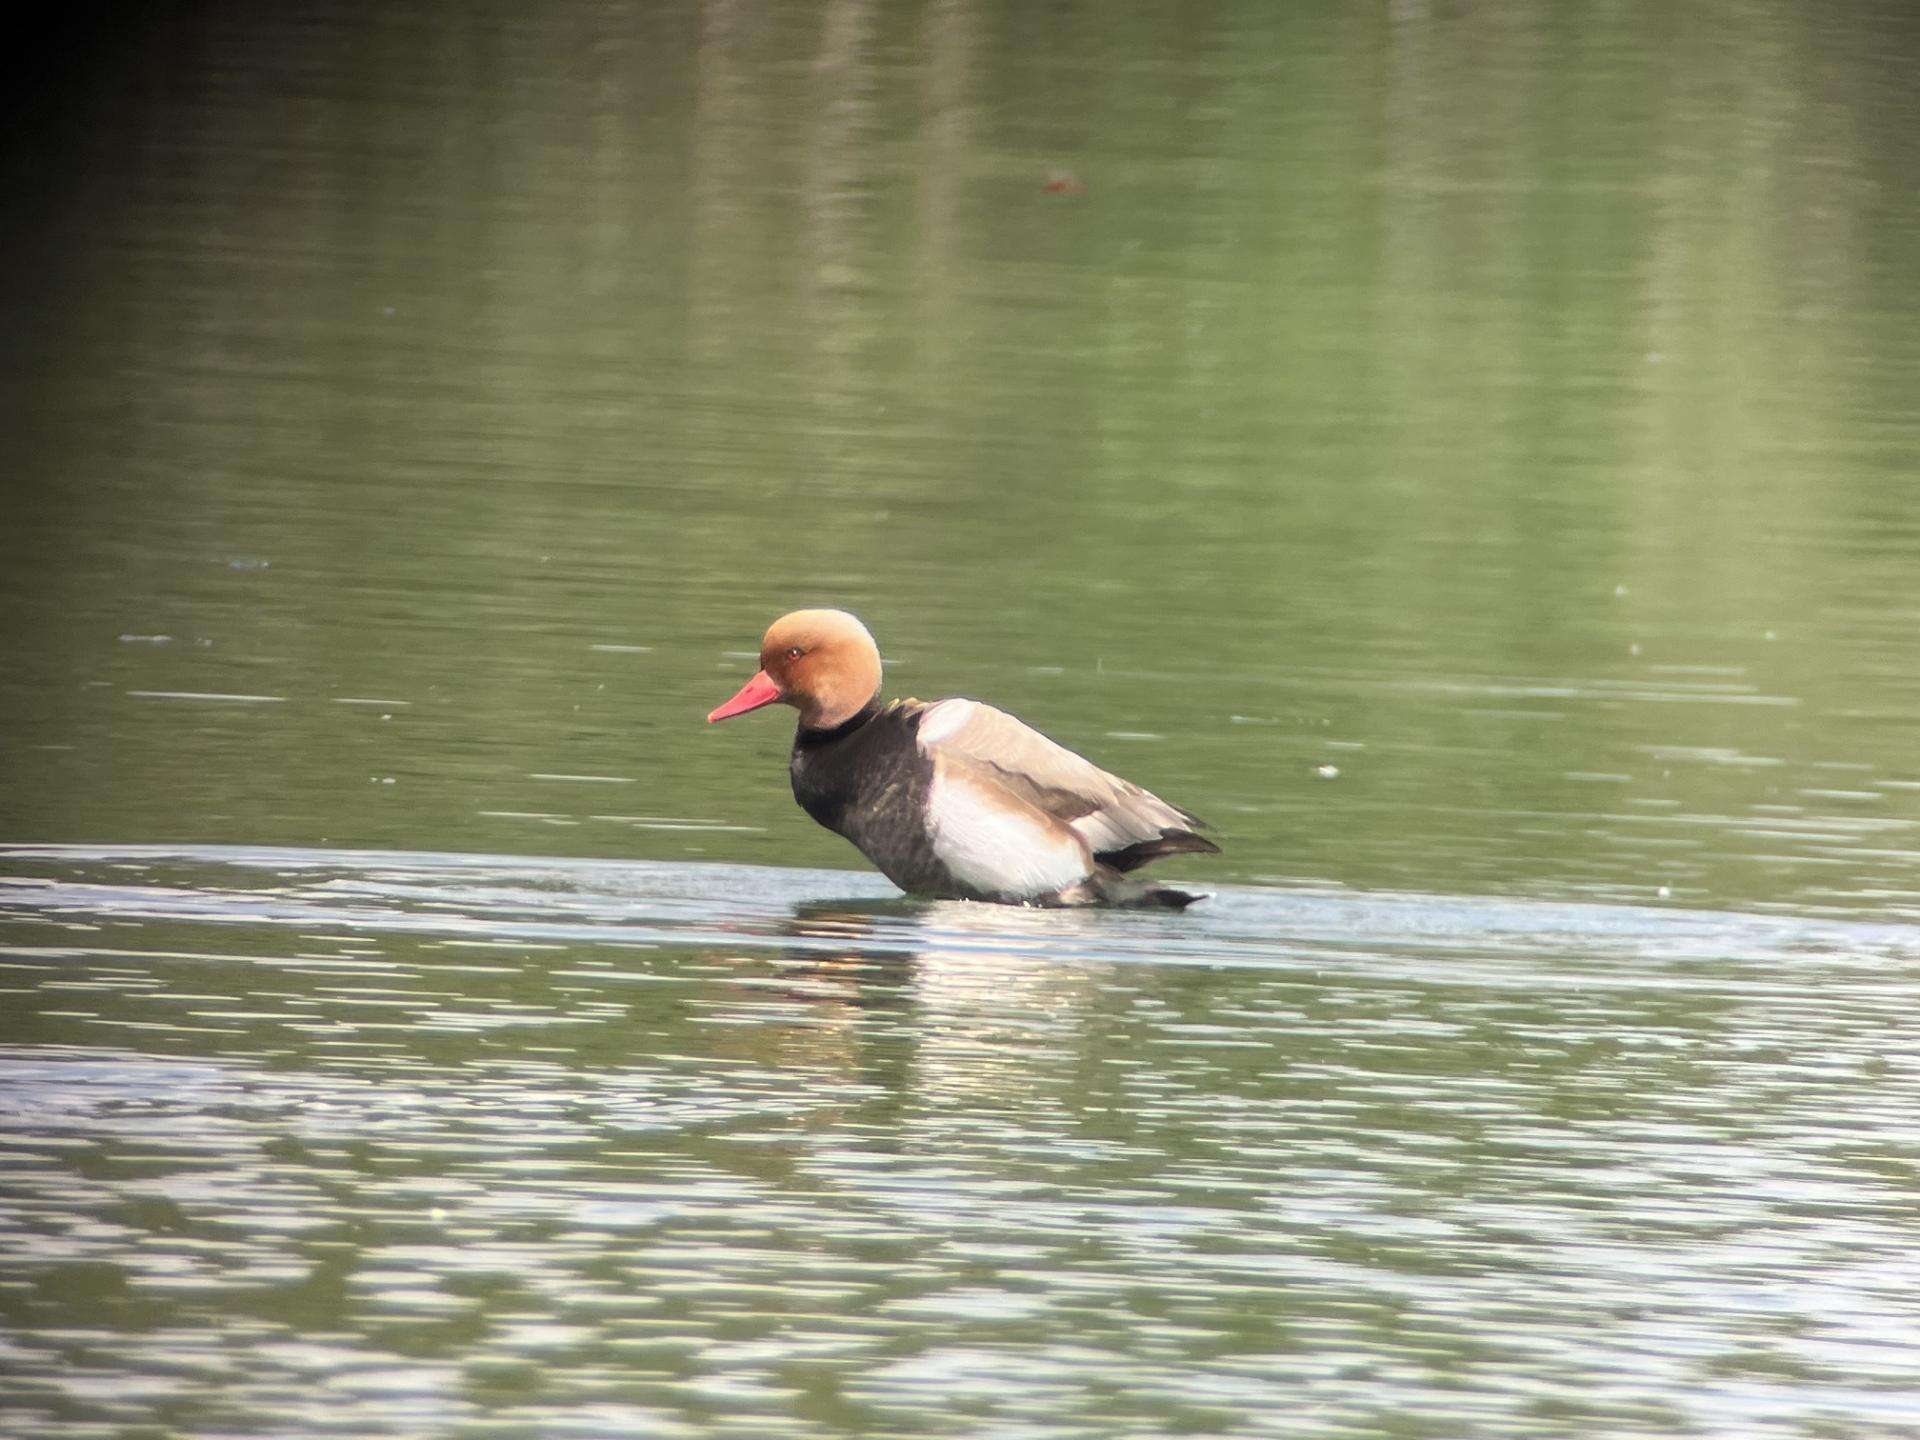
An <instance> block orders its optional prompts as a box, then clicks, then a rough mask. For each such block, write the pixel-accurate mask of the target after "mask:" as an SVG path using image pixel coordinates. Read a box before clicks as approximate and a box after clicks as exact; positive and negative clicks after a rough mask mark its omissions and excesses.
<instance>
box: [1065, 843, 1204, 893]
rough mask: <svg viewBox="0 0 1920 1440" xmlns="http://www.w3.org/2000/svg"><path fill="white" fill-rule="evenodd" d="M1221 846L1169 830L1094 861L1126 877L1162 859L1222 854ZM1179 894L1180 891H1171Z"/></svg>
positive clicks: (1112, 851)
mask: <svg viewBox="0 0 1920 1440" xmlns="http://www.w3.org/2000/svg"><path fill="white" fill-rule="evenodd" d="M1219 853H1220V847H1219V846H1218V845H1216V844H1214V843H1213V841H1211V840H1209V839H1207V838H1206V836H1204V835H1196V834H1194V833H1193V831H1191V830H1168V831H1166V832H1164V833H1163V834H1160V835H1156V836H1155V837H1154V838H1153V839H1151V840H1137V841H1135V842H1134V843H1133V844H1131V845H1125V846H1122V847H1121V848H1120V849H1118V850H1102V851H1100V852H1098V853H1097V854H1096V855H1095V856H1094V857H1093V858H1094V859H1096V860H1098V861H1099V862H1100V863H1101V864H1102V865H1105V866H1107V867H1108V868H1109V869H1113V870H1118V871H1120V872H1122V873H1123V874H1124V873H1125V872H1126V871H1129V870H1138V869H1139V868H1140V867H1141V866H1142V865H1145V864H1146V863H1147V862H1148V861H1151V860H1158V859H1161V858H1162V857H1163V856H1167V855H1218V854H1219ZM1170 893H1172V894H1175V895H1178V894H1179V893H1180V892H1179V891H1178V890H1175V891H1172V892H1170Z"/></svg>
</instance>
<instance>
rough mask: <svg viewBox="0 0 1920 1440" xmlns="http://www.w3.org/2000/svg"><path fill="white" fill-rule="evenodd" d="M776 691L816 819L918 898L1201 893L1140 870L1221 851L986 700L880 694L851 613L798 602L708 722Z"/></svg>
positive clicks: (1179, 818)
mask: <svg viewBox="0 0 1920 1440" xmlns="http://www.w3.org/2000/svg"><path fill="white" fill-rule="evenodd" d="M776 701H778V702H780V703H782V704H786V705H791V706H793V707H794V708H795V709H796V710H798V711H799V712H800V728H799V730H798V731H797V732H796V733H795V735H794V737H793V757H792V760H791V761H790V762H789V765H788V770H789V772H790V774H791V775H792V779H793V795H794V798H795V799H796V800H798V801H799V802H800V806H801V808H802V809H804V810H805V811H806V812H807V813H808V814H809V815H811V816H812V817H813V818H814V819H815V820H818V821H819V822H820V823H821V824H822V825H824V826H826V827H827V829H829V830H832V831H834V832H835V833H836V834H839V835H844V836H845V837H846V838H847V839H849V840H851V841H852V842H853V843H854V844H855V845H856V846H857V847H858V848H859V850H860V852H861V853H862V854H863V855H865V856H866V857H867V858H868V859H869V860H871V861H872V862H873V863H874V864H875V865H877V866H878V867H879V868H880V871H881V873H882V874H884V875H885V876H886V877H887V878H888V879H889V880H891V881H893V883H894V884H896V885H898V886H899V887H900V888H901V889H902V890H905V891H906V892H907V893H908V894H910V895H932V896H940V897H945V898H948V899H960V900H996V901H1000V902H1001V903H1003V904H1011V905H1160V906H1165V907H1167V908H1169V909H1174V910H1179V909H1184V908H1185V907H1186V906H1188V905H1191V904H1192V903H1193V902H1194V901H1195V900H1198V899H1201V898H1202V897H1201V896H1199V895H1194V894H1190V893H1188V892H1187V891H1185V890H1175V889H1172V888H1170V887H1167V886H1163V885H1156V884H1154V883H1153V882H1151V881H1149V880H1145V879H1142V878H1139V877H1136V876H1133V875H1131V874H1129V873H1128V872H1129V871H1133V870H1137V869H1138V868H1139V867H1140V866H1142V865H1145V864H1146V863H1147V862H1148V861H1149V860H1158V859H1159V858H1160V857H1161V856H1163V855H1179V854H1183V853H1200V854H1218V853H1219V850H1220V847H1219V846H1218V845H1215V844H1214V843H1213V842H1212V841H1211V840H1207V839H1205V838H1203V837H1202V836H1200V835H1198V834H1196V833H1195V831H1196V829H1200V828H1204V825H1205V822H1204V821H1202V820H1200V819H1199V818H1198V817H1196V816H1193V815H1190V814H1188V813H1187V812H1186V811H1185V810H1182V809H1180V808H1179V807H1178V806H1175V805H1169V804H1167V802H1166V801H1164V800H1162V799H1160V798H1159V797H1158V796H1157V795H1151V794H1149V793H1147V792H1146V791H1145V790H1142V789H1141V788H1140V787H1139V786H1138V785H1133V784H1129V783H1128V782H1127V781H1125V780H1122V779H1121V778H1120V777H1119V776H1117V775H1109V774H1108V773H1107V772H1106V771H1104V770H1102V769H1100V768H1099V767H1098V766H1097V765H1094V764H1093V763H1092V762H1091V761H1088V760H1085V759H1082V758H1081V757H1080V756H1078V755H1076V754H1074V753H1073V751H1071V750H1068V749H1066V748H1065V747H1064V746H1061V745H1056V744H1055V743H1054V742H1053V741H1051V740H1049V739H1048V738H1047V737H1046V736H1044V735H1042V734H1041V733H1040V732H1039V731H1038V730H1034V729H1031V728H1029V727H1028V726H1026V725H1023V724H1022V723H1021V722H1020V721H1018V720H1016V719H1014V718H1013V716H1011V715H1009V714H1007V713H1006V712H1005V711H1002V710H996V709H994V708H993V707H992V706H991V705H983V704H981V703H980V702H979V701H977V700H941V701H937V702H935V703H933V704H928V703H926V702H925V701H921V700H895V701H894V702H893V703H892V704H890V705H883V704H882V703H881V700H880V651H879V648H878V647H877V646H876V645H875V644H874V643H873V636H871V635H869V634H868V633H867V627H866V626H864V625H862V624H861V623H860V622H859V621H858V620H856V619H855V618H854V617H853V616H851V615H849V614H847V613H846V611H844V610H796V611H794V612H793V613H792V614H791V615H783V616H781V617H780V618H779V619H778V620H776V621H774V622H773V625H772V626H771V628H769V629H768V631H767V635H766V638H765V639H764V640H762V641H761V642H760V670H759V673H758V674H756V675H755V676H754V677H753V678H752V679H751V680H749V681H748V682H747V683H746V684H745V685H743V686H742V687H741V689H740V693H739V694H738V695H735V696H734V697H733V698H732V699H731V700H729V701H727V703H726V704H724V705H722V706H720V707H719V708H718V709H717V710H715V711H714V712H713V713H712V714H710V715H709V716H707V720H708V721H709V722H712V721H715V720H725V719H728V718H729V717H731V716H734V715H744V714H746V713H747V711H749V710H758V709H760V707H761V706H763V705H772V704H774V703H775V702H776Z"/></svg>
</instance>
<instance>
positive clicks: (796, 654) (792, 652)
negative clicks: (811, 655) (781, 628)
mask: <svg viewBox="0 0 1920 1440" xmlns="http://www.w3.org/2000/svg"><path fill="white" fill-rule="evenodd" d="M806 653H807V652H806V651H805V650H802V649H801V648H800V647H799V646H798V645H789V646H788V647H787V659H789V660H798V659H799V658H800V657H801V656H802V655H804V654H806Z"/></svg>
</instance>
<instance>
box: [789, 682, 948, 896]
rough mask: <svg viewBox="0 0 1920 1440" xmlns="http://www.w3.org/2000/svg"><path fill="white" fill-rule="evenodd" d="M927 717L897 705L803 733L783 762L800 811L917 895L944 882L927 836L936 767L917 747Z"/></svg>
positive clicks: (916, 708) (909, 705) (907, 704)
mask: <svg viewBox="0 0 1920 1440" xmlns="http://www.w3.org/2000/svg"><path fill="white" fill-rule="evenodd" d="M925 711H926V707H925V706H924V705H921V704H919V703H918V702H915V701H910V700H897V701H895V702H894V703H893V704H891V705H888V706H886V707H885V708H881V707H880V706H879V705H878V704H876V705H874V706H873V707H871V708H869V709H868V710H865V711H862V712H861V713H860V714H859V715H856V716H855V717H854V718H853V719H852V720H849V721H848V722H847V723H846V724H845V725H841V726H837V727H836V728H834V729H832V730H807V729H804V728H803V729H801V730H800V731H799V732H798V733H797V734H796V735H795V736H794V739H793V755H792V758H791V759H790V761H789V762H788V773H789V774H790V775H791V776H792V779H793V798H794V799H796V800H798V801H799V802H800V808H801V809H803V810H805V811H806V812H807V814H809V815H811V816H812V817H813V818H814V819H815V820H817V821H819V822H820V823H821V824H822V825H824V826H826V827H827V829H829V830H832V831H834V832H835V833H836V834H840V835H844V836H846V837H847V839H849V840H851V841H852V842H853V843H854V844H855V845H857V846H858V847H859V848H860V851H861V853H862V854H864V855H865V856H866V857H867V858H868V859H869V860H871V861H872V862H873V863H874V864H875V865H876V866H878V867H879V868H880V870H881V872H882V873H883V874H885V875H886V877H887V878H888V879H889V880H891V881H893V883H894V884H896V885H898V886H900V887H901V888H902V889H904V890H912V891H917V892H926V891H929V890H936V889H939V888H942V887H943V885H944V884H945V883H946V879H947V877H946V871H945V867H944V866H942V865H940V863H939V862H938V861H937V860H936V859H935V858H934V855H933V845H932V841H931V840H930V839H929V838H928V836H927V826H926V811H927V794H928V791H929V790H930V788H931V787H932V784H933V762H932V760H930V759H929V758H928V757H927V756H926V755H925V754H924V753H923V752H922V751H921V749H920V745H919V741H918V740H917V739H916V734H917V732H918V730H919V728H920V717H921V715H923V714H924V713H925Z"/></svg>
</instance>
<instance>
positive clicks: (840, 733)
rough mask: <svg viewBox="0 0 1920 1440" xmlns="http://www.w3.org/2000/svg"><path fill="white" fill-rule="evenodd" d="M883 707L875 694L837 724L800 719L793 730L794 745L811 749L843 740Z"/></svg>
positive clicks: (798, 747)
mask: <svg viewBox="0 0 1920 1440" xmlns="http://www.w3.org/2000/svg"><path fill="white" fill-rule="evenodd" d="M885 708H886V707H885V706H884V705H882V704H881V703H880V696H879V695H878V694H875V695H874V697H873V698H872V699H871V700H869V701H867V703H866V704H865V705H862V706H861V707H860V708H859V709H858V710H856V711H854V712H853V714H852V715H850V716H848V717H847V718H846V719H845V720H842V721H841V722H840V723H839V724H838V725H809V724H807V722H806V721H804V720H802V721H801V722H800V728H799V729H798V730H797V731H795V732H794V736H793V743H794V746H795V748H797V749H805V750H811V749H812V748H813V747H814V746H816V745H831V744H832V743H833V742H834V741H836V740H844V739H846V738H847V736H849V735H851V734H853V732H854V731H856V730H858V729H860V728H861V727H862V726H863V725H865V724H866V723H867V722H868V721H869V720H871V719H873V717H874V716H876V715H878V714H879V713H880V712H881V711H882V710H883V709H885Z"/></svg>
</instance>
